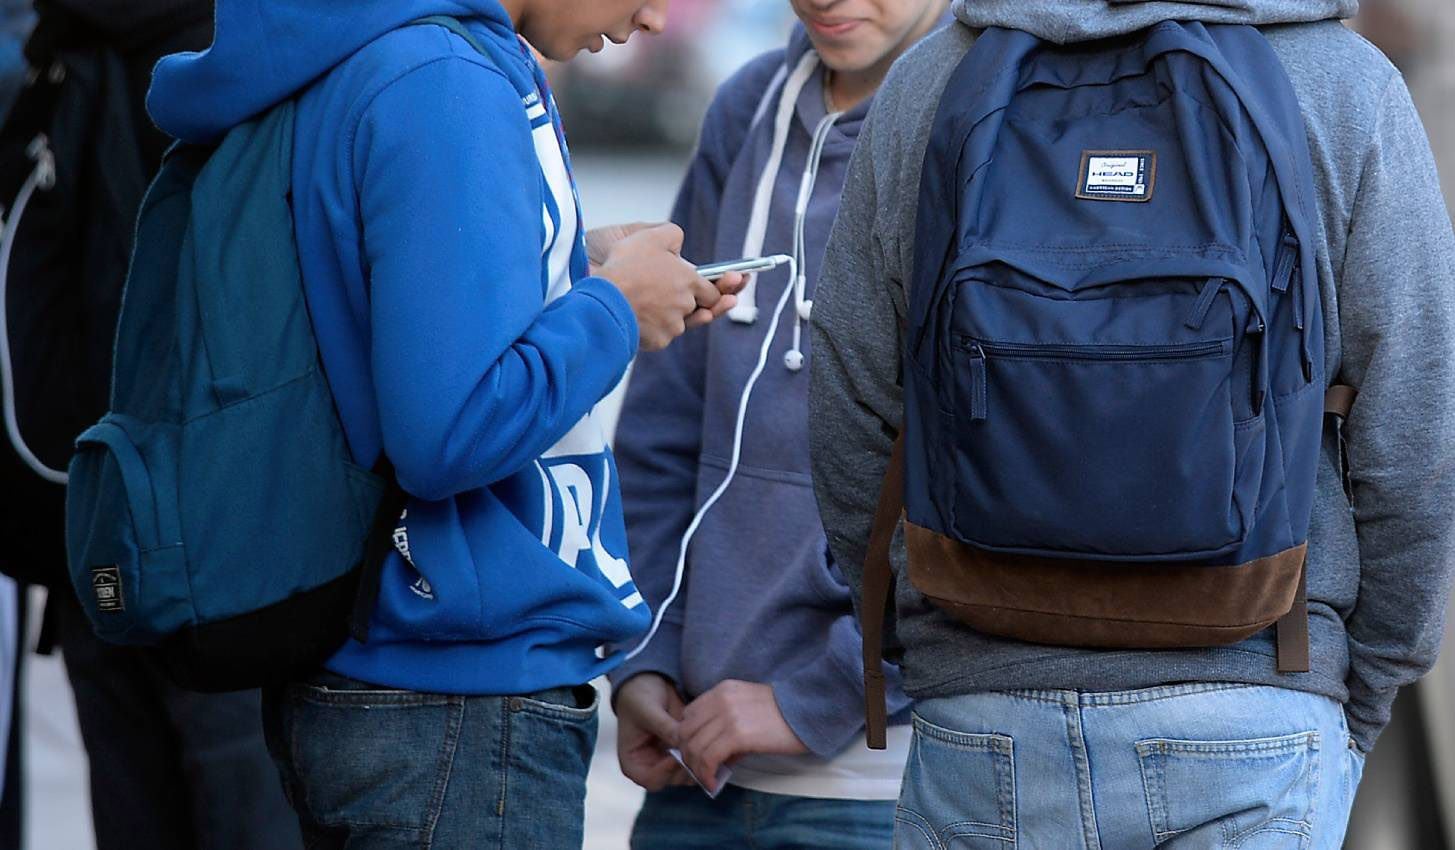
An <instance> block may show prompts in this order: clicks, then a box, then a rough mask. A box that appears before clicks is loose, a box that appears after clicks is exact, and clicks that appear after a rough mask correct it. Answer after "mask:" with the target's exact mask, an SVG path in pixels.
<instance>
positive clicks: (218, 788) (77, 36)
mask: <svg viewBox="0 0 1455 850" xmlns="http://www.w3.org/2000/svg"><path fill="white" fill-rule="evenodd" d="M36 6H37V9H36V11H37V12H38V22H37V24H36V27H35V30H34V32H33V34H32V35H31V37H30V39H29V41H28V42H27V44H26V48H25V54H26V58H27V60H28V62H29V64H30V66H31V69H32V71H31V75H30V82H29V84H28V85H27V86H26V87H25V89H24V90H23V91H22V92H21V93H20V95H19V99H18V101H17V103H16V105H15V107H14V109H13V111H12V112H11V114H10V115H9V117H8V119H7V120H6V122H5V124H4V126H3V128H0V203H3V204H4V205H5V224H6V227H5V230H4V240H3V245H0V267H3V269H0V279H3V281H4V286H3V288H0V306H3V308H4V310H3V330H4V334H3V335H0V340H3V343H4V345H3V346H0V355H3V357H0V366H3V375H0V380H3V391H4V414H5V416H4V418H5V426H6V435H7V437H8V439H7V440H6V441H5V444H4V445H5V449H4V451H0V480H3V481H4V484H5V490H6V493H7V495H8V499H7V505H8V507H7V509H6V512H5V530H6V537H7V539H8V540H10V541H11V545H10V546H8V547H7V554H6V557H5V559H4V562H3V563H0V569H4V570H5V571H6V572H7V573H10V574H12V575H15V576H16V577H18V578H20V579H21V580H23V581H26V582H29V583H34V584H42V585H45V586H46V587H47V588H48V589H49V597H48V598H49V602H48V610H47V614H46V619H47V621H48V623H47V629H46V632H47V633H48V634H49V635H51V636H53V638H54V640H55V642H56V643H57V645H58V646H59V647H60V649H61V650H62V653H63V654H64V656H65V662H66V670H67V673H68V675H69V678H70V681H71V686H72V689H73V691H74V694H75V699H76V709H77V716H78V719H79V721H80V726H81V735H82V739H83V741H84V743H85V745H86V751H87V755H88V756H89V762H90V789H91V793H90V799H91V809H92V814H93V820H94V828H95V834H96V843H97V847H98V848H100V850H121V848H133V847H148V848H177V850H184V848H188V849H190V848H218V849H219V850H220V849H221V848H238V850H244V848H257V850H282V848H289V847H298V846H300V845H301V839H300V836H299V833H298V827H297V823H296V821H295V820H294V819H293V818H292V815H291V812H290V811H289V808H288V804H287V800H286V799H285V798H284V795H283V792H282V786H281V785H280V783H279V782H278V778H277V775H276V772H275V771H274V770H273V768H272V763H271V760H270V759H269V757H268V753H267V749H266V746H265V745H264V741H263V736H262V724H261V719H260V715H259V706H260V699H259V694H258V692H257V691H256V690H253V691H247V692H240V693H237V694H228V695H202V694H197V693H191V692H188V691H186V690H183V689H181V688H179V687H177V686H176V685H175V684H174V683H173V682H172V681H171V680H170V678H169V677H168V676H167V675H166V673H165V671H164V670H163V669H162V667H161V665H160V664H158V663H157V661H156V659H155V658H153V657H152V656H150V655H149V654H147V653H145V652H143V651H141V650H138V649H134V648H127V647H116V646H110V645H107V644H106V643H104V642H102V641H101V640H100V639H99V638H98V637H97V636H96V635H95V634H94V633H93V631H92V628H91V625H90V623H88V622H87V620H86V618H85V617H84V615H83V614H82V611H81V608H80V606H79V605H78V604H77V602H76V599H75V592H74V590H73V589H72V588H71V585H70V583H69V582H68V581H67V579H66V569H65V567H66V553H65V549H64V542H65V538H64V534H63V529H62V525H63V522H64V520H65V509H64V499H65V494H66V488H65V486H64V482H65V481H66V474H65V472H64V470H65V469H66V467H67V464H68V462H69V460H70V457H71V455H72V452H73V449H74V441H75V439H76V437H77V436H78V435H79V434H80V433H81V431H82V430H84V428H85V427H86V425H88V424H89V423H90V422H91V421H93V420H94V419H95V418H97V417H99V416H100V415H101V413H103V412H104V411H105V410H106V407H107V399H108V395H109V390H110V375H111V354H112V343H113V340H114V337H115V327H116V317H117V310H118V307H119V304H120V301H121V293H122V286H123V281H124V280H125V277H126V271H127V264H128V260H129V256H130V253H131V246H132V237H133V227H134V224H135V221H136V214H137V209H138V207H139V206H140V204H141V201H142V194H143V192H144V191H145V189H146V185H147V182H148V181H149V180H150V179H151V177H152V175H153V173H154V172H155V171H156V169H157V166H158V164H159V163H160V162H161V159H162V153H163V151H164V150H165V149H166V147H167V145H168V144H170V140H169V139H168V138H167V137H166V136H165V135H164V134H162V133H160V132H158V131H157V130H156V128H155V127H153V126H152V124H151V122H150V121H149V120H147V117H146V114H145V111H144V109H143V104H142V101H143V97H144V95H145V92H146V88H147V85H148V84H149V82H150V79H151V69H152V65H153V64H154V63H155V62H156V61H157V59H158V58H159V57H161V56H162V55H164V54H167V53H171V52H174V51H177V50H182V49H187V48H192V47H200V46H203V45H205V44H206V43H207V40H208V38H209V36H210V34H211V27H212V4H211V3H210V2H201V0H145V2H136V0H125V2H111V1H110V0H108V2H95V0H90V1H89V2H79V1H78V0H45V1H44V2H40V3H37V4H36Z"/></svg>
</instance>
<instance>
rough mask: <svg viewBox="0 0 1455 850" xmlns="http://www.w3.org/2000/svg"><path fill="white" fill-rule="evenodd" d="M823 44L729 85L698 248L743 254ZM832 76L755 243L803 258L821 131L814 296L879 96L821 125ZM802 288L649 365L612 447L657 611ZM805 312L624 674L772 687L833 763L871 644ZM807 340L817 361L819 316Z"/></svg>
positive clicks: (795, 51)
mask: <svg viewBox="0 0 1455 850" xmlns="http://www.w3.org/2000/svg"><path fill="white" fill-rule="evenodd" d="M810 50H811V44H810V42H809V40H808V37H807V35H806V33H804V31H803V30H802V28H801V27H800V28H797V29H796V30H795V32H794V35H793V37H792V40H791V41H790V43H789V46H788V48H787V49H786V50H776V51H773V52H771V53H768V54H765V55H763V56H760V57H758V58H757V59H755V60H754V61H752V62H750V63H749V64H748V65H747V66H746V67H744V68H743V69H742V70H741V71H739V72H738V73H737V74H736V75H735V76H734V77H732V78H731V79H730V80H728V81H727V82H726V83H725V84H723V86H722V88H721V89H720V90H719V92H718V94H717V97H716V99H715V100H714V102H713V104H712V107H711V108H710V110H709V111H708V114H707V119H706V122H705V124H704V127H703V132H702V141H701V144H700V146H699V149H698V151H697V155H696V158H695V159H694V160H693V162H692V165H691V168H690V170H689V171H688V173H687V176H686V179H685V180H684V181H683V184H682V189H681V193H680V194H679V196H678V198H677V204H676V208H675V210H674V212H673V215H672V219H673V221H675V222H676V223H677V224H679V225H681V226H682V228H683V229H684V230H685V231H686V242H685V245H684V247H683V255H684V256H685V257H686V258H687V259H689V260H692V261H694V262H698V263H704V262H711V261H714V260H726V259H733V258H736V257H740V256H743V255H744V253H745V250H744V249H745V242H748V241H750V240H748V239H747V232H748V230H749V225H750V219H751V218H752V212H753V209H754V198H755V195H756V194H757V192H758V187H759V184H760V182H761V180H762V177H763V175H764V173H765V170H766V169H767V167H768V165H769V163H770V161H771V160H772V159H773V154H774V151H775V144H774V142H775V124H776V117H777V113H778V110H779V105H780V100H781V97H782V94H781V93H782V92H783V91H784V90H785V87H790V88H791V87H793V83H794V80H793V76H794V71H795V69H797V68H798V67H799V65H800V63H801V62H802V61H803V57H804V56H805V54H807V53H808V52H809V51H810ZM823 80H824V75H823V71H822V67H820V68H819V69H818V70H817V71H815V72H814V73H813V74H812V76H810V77H808V79H807V80H806V85H804V86H803V89H802V92H801V93H800V95H799V96H798V98H797V103H796V108H795V111H794V114H793V116H792V123H791V125H790V127H789V130H790V132H789V133H788V136H787V138H786V145H783V146H782V154H781V164H780V167H779V169H778V171H777V179H776V180H775V181H773V184H772V192H773V194H772V202H771V204H770V205H769V207H768V210H769V215H768V216H767V219H766V225H767V227H766V231H765V232H764V238H763V241H762V244H761V249H760V250H758V251H752V252H751V253H755V254H761V255H772V254H792V253H793V247H794V225H795V214H794V210H795V206H796V202H797V201H798V197H799V191H800V184H801V181H802V177H803V174H804V171H805V168H806V166H807V165H808V161H809V157H810V153H811V148H812V146H813V142H814V137H815V135H816V131H820V130H821V131H822V135H823V141H824V146H823V154H822V159H821V160H820V162H819V167H818V170H817V181H816V184H815V185H814V188H813V192H812V196H811V200H810V203H809V205H808V212H807V217H806V222H805V227H804V239H805V250H804V252H803V256H804V258H805V260H806V263H805V268H804V271H805V273H806V275H807V288H806V296H807V297H808V298H809V299H812V296H813V287H814V281H815V279H816V278H817V276H818V272H819V267H820V265H821V263H822V259H823V254H824V248H825V246H826V245H827V243H828V237H829V230H830V228H831V227H832V225H833V221H834V216H835V214H836V212H837V211H838V206H839V193H840V191H841V189H842V187H843V183H844V177H845V174H846V170H847V167H848V163H849V156H850V154H851V153H852V152H853V149H854V144H855V142H856V140H857V139H858V135H859V128H860V127H861V126H862V124H863V121H864V116H865V115H866V114H867V113H868V108H869V104H868V103H867V102H866V103H864V104H861V105H859V106H858V107H856V108H854V109H852V110H850V111H848V112H845V113H844V114H843V115H841V116H840V117H839V118H838V120H837V121H836V122H834V123H833V124H832V126H830V127H822V122H823V120H824V118H825V116H826V115H827V114H828V109H827V107H826V104H825V98H824V88H823ZM751 243H752V244H750V245H749V246H748V247H749V248H751V247H754V246H756V245H757V242H756V240H751ZM789 285H790V282H789V272H788V269H786V268H780V269H777V270H775V271H773V272H768V273H765V274H762V275H760V276H759V279H758V281H757V284H756V290H757V294H756V300H757V311H758V318H757V321H756V322H754V323H751V324H746V323H742V322H739V321H734V320H722V321H719V322H717V323H715V324H713V325H712V326H710V327H708V328H704V329H702V330H698V331H693V332H690V333H688V334H687V335H686V336H684V337H683V338H682V339H681V340H679V341H678V342H677V343H675V344H674V345H672V346H671V347H670V348H668V349H667V350H666V351H662V352H658V353H655V354H645V355H642V356H641V357H640V358H638V360H637V364H636V367H635V370H634V372H633V374H632V378H631V384H630V388H629V389H628V391H627V398H626V404H625V407H624V408H623V411H622V417H621V422H620V425H619V426H618V429H617V436H616V456H617V463H618V464H619V466H620V468H621V481H622V492H623V499H624V502H625V509H626V519H627V537H628V541H629V545H630V549H631V555H632V571H633V574H634V576H635V577H636V580H637V586H638V588H640V590H641V592H642V593H643V595H645V596H646V598H647V600H648V601H649V602H650V603H651V604H652V606H653V610H654V611H655V610H656V609H657V608H658V606H660V605H661V603H662V601H663V600H664V599H665V598H666V597H667V595H668V592H669V591H670V589H671V587H672V583H673V579H674V576H675V573H676V566H677V561H678V553H679V549H680V544H681V540H682V536H683V533H684V532H685V531H686V530H687V527H688V524H689V523H690V521H691V520H692V517H693V514H694V512H695V511H696V509H697V508H698V507H699V506H700V505H702V504H703V502H704V501H705V500H706V499H707V497H708V496H709V495H710V494H711V493H712V491H713V490H714V489H716V488H717V486H718V485H719V484H720V483H721V482H722V480H723V477H724V476H725V475H726V473H727V469H728V465H729V459H730V457H731V455H732V450H733V433H734V424H735V421H736V418H737V409H738V403H739V397H740V394H741V393H742V390H743V387H744V385H745V384H746V382H747V380H748V376H749V373H750V372H751V371H752V370H753V367H754V365H755V364H756V363H757V361H758V356H759V352H760V349H761V347H762V344H763V340H764V335H765V334H766V333H767V332H768V328H769V325H770V323H771V319H772V316H773V312H774V308H775V306H776V305H777V304H778V302H779V298H780V296H781V295H782V293H783V291H784V287H786V286H789ZM740 306H741V305H740ZM796 308H797V305H796V299H795V300H793V301H790V302H789V304H788V307H787V309H786V310H785V311H784V315H783V319H782V321H781V322H780V324H779V326H778V329H777V333H776V336H775V339H774V341H773V345H772V349H771V351H770V353H769V356H768V360H767V367H766V368H765V370H764V372H763V375H762V377H761V378H760V379H759V381H758V383H757V386H756V388H755V389H754V391H753V397H752V401H751V404H750V406H749V408H748V412H747V418H746V421H745V427H744V431H743V445H742V458H741V465H740V467H739V469H738V472H737V475H736V477H735V478H734V479H733V482H732V484H731V485H730V487H729V488H728V490H727V491H726V493H725V494H724V495H723V497H722V499H721V501H719V502H718V503H717V504H716V506H714V507H713V508H712V510H711V511H710V512H709V513H708V514H707V516H706V518H705V519H704V521H703V522H702V525H701V527H700V528H699V529H698V531H697V533H696V536H695V538H694V540H693V543H692V547H691V551H690V555H689V558H688V562H687V572H686V576H685V578H684V582H683V587H682V590H681V592H680V594H679V597H678V599H677V600H676V602H674V603H673V605H672V606H671V607H670V608H669V609H668V611H667V613H666V615H665V617H664V619H663V623H662V626H661V628H660V630H659V632H658V634H657V635H656V636H655V638H654V639H653V640H652V642H651V644H650V645H649V646H648V648H647V650H646V651H645V652H643V653H642V654H641V655H639V656H637V657H636V658H634V659H632V660H630V661H628V662H627V663H626V664H625V665H624V666H622V667H621V668H619V670H618V671H617V672H616V673H615V674H613V676H612V678H613V681H615V682H618V683H619V682H622V681H625V680H626V679H628V678H630V677H631V676H634V675H636V674H638V673H643V672H657V673H661V674H662V675H664V676H666V677H668V678H670V679H672V680H673V681H675V682H676V683H677V684H678V685H679V687H680V688H681V689H682V691H683V692H684V694H685V695H686V696H687V697H688V698H689V699H691V698H693V697H696V696H698V695H700V694H702V693H703V692H705V691H707V690H709V689H710V688H712V687H713V686H714V685H716V684H718V683H719V682H721V681H723V680H725V679H740V680H744V681H750V682H761V683H767V684H770V685H772V687H773V694H774V697H775V699H776V701H777V703H778V707H779V709H780V711H781V712H782V713H783V717H784V719H785V720H786V721H787V722H788V725H789V726H790V727H792V729H793V731H794V732H795V733H796V734H797V735H798V737H799V738H800V739H801V740H802V741H803V742H804V744H805V745H807V746H808V748H809V749H810V750H811V751H812V752H813V754H814V755H815V756H818V757H822V758H827V757H830V756H833V755H835V754H837V753H838V752H840V751H842V750H843V749H844V748H845V747H846V746H847V745H848V744H849V743H850V742H851V741H853V740H854V739H855V737H856V736H857V735H858V734H859V733H860V732H861V731H862V729H863V726H864V702H863V684H862V682H863V674H862V668H861V664H862V646H863V641H862V639H861V637H860V633H859V627H858V623H857V621H856V620H855V618H854V615H853V600H852V598H851V594H850V590H849V587H848V585H847V584H846V583H845V581H844V578H843V576H842V574H841V573H840V571H839V569H838V567H837V566H835V564H834V563H833V561H832V559H831V558H830V556H829V554H828V547H827V545H826V542H825V538H824V533H823V528H822V526H821V525H820V523H819V516H818V506H817V503H816V502H815V500H814V494H813V489H812V483H811V481H810V478H809V460H808V370H807V368H804V369H803V370H801V371H798V372H794V371H791V370H789V369H788V368H787V367H786V365H785V363H784V357H785V355H786V354H787V353H788V352H789V351H790V350H791V349H792V348H793V345H794V336H795V324H796V322H795V315H796V313H797V309H796ZM742 313H743V310H741V309H740V310H738V311H736V314H737V315H738V316H741V315H742ZM801 337H802V345H803V350H804V353H805V354H806V355H807V356H809V357H811V356H812V352H810V351H808V350H807V346H808V333H807V330H806V328H804V329H803V330H802V331H801ZM886 673H887V674H888V675H889V676H890V683H891V691H892V697H891V710H893V711H896V712H898V711H901V710H902V709H904V708H905V707H906V706H907V704H908V701H907V698H906V697H904V695H903V694H902V693H901V692H900V690H899V688H898V671H897V670H896V669H894V668H893V667H889V666H886Z"/></svg>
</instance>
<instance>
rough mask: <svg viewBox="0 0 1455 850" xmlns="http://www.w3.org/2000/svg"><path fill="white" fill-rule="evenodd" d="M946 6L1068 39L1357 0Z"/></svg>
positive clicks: (1326, 14)
mask: <svg viewBox="0 0 1455 850" xmlns="http://www.w3.org/2000/svg"><path fill="white" fill-rule="evenodd" d="M952 9H953V11H954V14H955V17H956V18H958V19H959V20H960V21H961V22H962V23H964V24H966V25H967V26H971V27H975V28H977V29H983V28H985V27H1005V28H1007V29H1015V30H1022V31H1024V32H1028V33H1030V34H1031V35H1034V36H1036V37H1037V38H1043V39H1045V40H1047V41H1052V42H1056V43H1057V44H1069V43H1072V42H1078V41H1091V40H1093V39H1098V38H1110V37H1112V36H1117V35H1125V34H1127V33H1130V32H1136V31H1137V30H1140V29H1144V28H1146V27H1149V26H1151V25H1153V24H1156V23H1160V22H1161V21H1202V22H1204V23H1209V24H1252V25H1254V26H1263V25H1266V24H1291V23H1307V22H1310V21H1322V20H1328V19H1331V18H1350V17H1353V16H1354V14H1355V13H1356V12H1358V11H1359V0H954V4H953V7H952Z"/></svg>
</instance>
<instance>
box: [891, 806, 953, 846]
mask: <svg viewBox="0 0 1455 850" xmlns="http://www.w3.org/2000/svg"><path fill="white" fill-rule="evenodd" d="M894 819H895V820H896V821H897V822H899V823H902V824H904V825H905V826H912V827H914V828H915V829H917V830H919V834H920V835H922V836H924V838H925V840H926V841H928V842H929V845H930V848H931V850H944V847H945V845H944V844H943V843H942V842H941V841H940V837H939V836H938V835H936V834H935V832H934V830H932V829H931V828H930V826H929V821H926V820H925V818H924V815H921V814H920V813H919V812H916V811H915V810H914V809H909V808H905V807H904V806H900V807H899V810H898V811H896V812H895V813H894Z"/></svg>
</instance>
